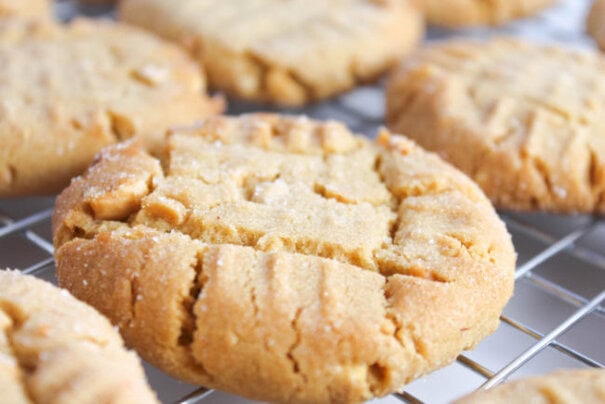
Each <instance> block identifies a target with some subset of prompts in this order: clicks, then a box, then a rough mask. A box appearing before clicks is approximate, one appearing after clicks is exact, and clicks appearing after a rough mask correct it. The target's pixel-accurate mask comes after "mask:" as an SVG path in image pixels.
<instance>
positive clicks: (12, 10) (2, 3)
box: [0, 0, 50, 17]
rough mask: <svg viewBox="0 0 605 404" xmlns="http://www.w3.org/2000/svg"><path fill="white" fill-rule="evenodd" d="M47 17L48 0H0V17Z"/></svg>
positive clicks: (48, 11) (48, 9)
mask: <svg viewBox="0 0 605 404" xmlns="http://www.w3.org/2000/svg"><path fill="white" fill-rule="evenodd" d="M14 15H17V16H24V17H48V16H50V0H0V17H6V16H14Z"/></svg>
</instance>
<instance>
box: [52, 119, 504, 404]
mask: <svg viewBox="0 0 605 404" xmlns="http://www.w3.org/2000/svg"><path fill="white" fill-rule="evenodd" d="M166 151H167V155H166V156H165V158H164V159H162V160H161V161H160V160H157V159H155V158H153V157H151V156H149V155H148V154H147V153H145V152H143V151H142V150H140V149H138V148H137V147H135V146H132V145H125V146H121V147H112V148H109V149H106V150H105V151H104V152H103V153H102V155H101V156H100V158H99V160H98V161H97V163H96V164H95V165H94V166H93V167H91V168H90V170H89V171H88V172H87V173H86V174H85V175H84V176H83V177H81V178H79V179H77V180H75V181H73V182H72V184H71V186H70V187H69V188H67V189H66V190H65V191H64V192H63V193H62V194H61V196H60V197H59V199H58V200H57V205H56V212H55V215H54V218H53V227H54V240H55V246H56V249H57V254H56V258H57V271H58V277H59V279H60V281H61V284H62V285H63V286H65V287H67V288H68V289H69V290H71V291H72V292H73V293H74V294H75V295H76V296H78V297H79V298H81V299H83V300H85V301H87V302H89V303H90V304H92V305H93V306H95V307H97V308H98V309H99V310H101V311H102V312H103V313H105V314H106V315H107V316H109V317H110V318H111V320H112V321H113V322H114V324H116V325H117V326H118V327H120V330H121V332H122V334H123V336H124V337H125V339H126V340H127V341H128V343H129V344H131V345H132V346H133V347H136V349H137V350H138V351H139V352H140V353H141V355H143V356H144V357H145V358H146V359H147V360H149V361H150V362H152V363H154V364H156V365H158V366H159V367H161V368H163V369H165V370H167V371H168V372H169V373H171V374H173V375H175V376H177V377H180V378H183V379H185V380H188V381H190V382H195V383H200V384H203V385H206V386H210V387H215V388H219V389H223V390H226V391H231V392H235V393H237V394H241V395H245V396H247V397H250V398H253V399H260V400H270V401H280V402H283V401H293V402H343V401H346V402H358V401H362V400H366V399H369V398H371V397H374V396H382V395H385V394H388V393H390V392H393V391H395V390H397V389H399V388H400V387H401V386H403V385H404V384H405V383H407V382H409V381H411V380H413V379H415V378H417V377H419V376H421V375H422V374H425V373H427V372H429V371H431V370H434V369H436V368H439V367H441V366H444V365H446V364H448V363H450V362H451V361H452V360H454V359H455V357H456V356H457V355H458V354H459V353H460V352H461V351H462V350H463V349H467V348H471V347H473V346H475V345H476V344H477V343H478V342H479V341H480V340H481V339H482V338H484V337H485V336H486V335H488V334H490V333H491V332H492V331H493V330H494V329H495V328H496V327H497V325H498V321H499V320H498V316H499V314H500V312H501V310H502V308H503V306H504V304H505V303H506V301H507V300H508V298H509V297H510V295H511V291H512V286H513V279H512V277H513V268H514V262H515V254H514V252H513V248H512V244H511V242H510V237H509V235H508V234H507V232H506V230H505V228H504V225H503V224H502V223H501V222H500V220H499V219H498V217H497V216H496V214H495V212H494V210H493V208H492V207H491V205H490V204H489V202H488V201H487V199H486V198H485V197H484V196H483V194H482V193H481V191H480V190H479V189H478V188H477V187H476V186H475V185H474V184H473V183H472V182H471V181H470V180H469V179H468V178H467V177H465V176H464V175H463V174H461V173H460V172H458V171H456V170H455V169H453V168H452V167H450V166H449V165H447V164H446V163H444V162H442V161H441V160H440V159H439V158H438V157H436V156H435V155H432V154H428V153H426V152H424V151H422V150H421V149H420V148H419V147H417V146H415V145H414V144H413V143H412V142H410V141H409V140H407V139H405V138H403V137H399V136H391V135H389V134H388V133H382V134H381V136H380V137H379V139H378V141H377V143H372V142H370V141H369V140H366V139H364V138H362V137H358V136H354V135H352V134H351V133H350V132H349V131H348V130H346V129H345V128H344V126H342V125H341V124H338V123H334V122H327V123H321V122H317V121H312V120H309V119H307V118H304V117H282V116H277V115H250V116H242V117H239V118H228V117H216V118H211V119H208V120H207V121H205V122H204V123H203V124H202V125H201V126H199V127H195V128H190V129H183V130H181V131H177V132H176V133H174V134H173V135H172V136H171V137H169V139H168V140H167V145H166ZM83 282H87V283H88V284H94V285H95V288H87V287H84V285H83Z"/></svg>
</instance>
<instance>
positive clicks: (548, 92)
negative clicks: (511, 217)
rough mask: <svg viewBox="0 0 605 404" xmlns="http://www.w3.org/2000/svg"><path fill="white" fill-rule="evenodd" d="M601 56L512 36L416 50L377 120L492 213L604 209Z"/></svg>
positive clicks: (603, 71)
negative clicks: (439, 160) (481, 196)
mask: <svg viewBox="0 0 605 404" xmlns="http://www.w3.org/2000/svg"><path fill="white" fill-rule="evenodd" d="M603 74H605V58H603V57H602V56H601V55H598V54H596V53H588V52H586V53H580V52H575V51H570V50H565V49H563V48H560V47H552V46H541V45H535V44H530V43H524V42H520V41H518V40H512V39H492V40H490V41H488V42H472V41H454V42H447V43H442V44H438V45H436V46H433V47H429V48H426V49H424V50H422V51H420V52H418V54H416V55H415V56H414V57H412V58H410V59H409V60H408V61H406V62H404V64H403V66H402V68H401V69H400V70H399V71H398V72H397V73H395V74H394V75H393V76H392V78H391V80H390V82H389V84H388V89H387V122H388V124H389V127H390V128H391V129H393V130H395V131H399V132H401V133H405V134H406V135H407V136H409V137H411V138H413V139H415V140H416V141H418V143H420V144H421V145H422V146H423V147H425V148H427V149H429V150H432V151H436V152H438V153H439V154H440V155H441V156H442V157H444V158H445V159H446V160H449V161H450V162H451V163H453V164H454V165H455V166H457V167H458V168H460V169H462V171H464V172H466V173H467V174H469V175H470V176H471V177H472V178H473V179H474V180H475V181H476V182H477V183H478V184H479V185H480V186H481V187H482V188H483V190H484V191H485V192H486V194H487V195H488V196H489V197H490V198H491V199H492V201H493V202H494V203H495V204H496V205H497V206H499V207H502V208H511V209H522V210H530V209H540V210H548V211H555V212H598V213H603V212H605V118H604V117H605V81H603V80H602V77H603Z"/></svg>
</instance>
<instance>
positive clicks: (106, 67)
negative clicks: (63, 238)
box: [0, 19, 219, 197]
mask: <svg viewBox="0 0 605 404" xmlns="http://www.w3.org/2000/svg"><path fill="white" fill-rule="evenodd" d="M204 87H205V81H204V77H203V76H202V75H201V73H200V71H199V68H198V65H197V64H196V63H195V62H193V61H192V60H191V59H190V58H189V56H188V55H186V53H185V52H183V51H182V50H180V49H178V48H177V47H176V46H174V45H172V44H169V43H166V42H165V41H163V40H160V39H158V38H155V37H153V36H152V35H150V34H148V33H145V32H143V31H140V30H138V29H136V28H131V27H127V26H123V25H118V24H113V23H110V22H102V21H92V20H78V21H76V22H74V23H72V24H70V25H67V26H62V25H58V24H56V23H53V22H50V21H36V22H27V21H20V20H13V19H5V20H0V93H1V94H2V97H1V98H2V99H0V197H6V196H23V195H32V194H45V193H52V192H56V191H59V190H60V189H61V188H63V187H64V186H66V185H67V183H68V181H69V179H70V178H71V177H73V176H75V175H77V174H80V173H81V172H82V171H84V170H85V169H86V167H87V166H88V165H90V163H91V162H92V160H93V157H94V155H95V154H96V153H97V152H98V151H99V150H100V149H101V148H102V147H103V146H106V145H108V144H111V143H115V142H117V141H120V140H123V139H127V138H130V137H132V136H134V135H139V136H141V137H142V138H144V139H145V141H146V142H147V145H149V147H152V148H153V147H154V146H155V145H157V144H158V143H160V142H161V139H162V137H163V136H164V133H165V131H166V129H167V128H168V127H169V126H170V125H172V124H183V123H191V122H193V121H194V120H195V119H197V118H199V117H200V116H204V115H206V114H208V113H211V112H215V111H217V109H219V105H217V102H214V101H211V100H209V99H208V98H206V97H205V96H204V95H203V91H204Z"/></svg>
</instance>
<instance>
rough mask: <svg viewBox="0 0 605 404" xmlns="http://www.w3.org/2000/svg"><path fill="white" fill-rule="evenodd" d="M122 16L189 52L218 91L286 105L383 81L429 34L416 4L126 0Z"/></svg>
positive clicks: (401, 0)
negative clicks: (425, 33) (377, 78)
mask: <svg viewBox="0 0 605 404" xmlns="http://www.w3.org/2000/svg"><path fill="white" fill-rule="evenodd" d="M119 16H120V19H122V20H124V21H126V22H128V23H132V24H135V25H139V26H141V27H144V28H147V29H150V30H152V31H154V32H157V33H158V34H160V35H162V36H164V37H166V38H170V39H172V40H175V41H177V42H180V43H181V44H183V45H184V46H186V47H187V48H188V49H190V50H191V51H192V53H193V54H194V55H196V57H197V58H198V59H199V60H200V61H201V63H202V64H203V65H204V66H205V68H206V69H207V72H208V80H209V83H210V86H212V87H214V88H215V89H218V90H222V91H225V92H227V94H229V95H231V96H234V97H238V98H244V99H248V100H254V101H263V102H272V103H276V104H282V105H301V104H305V103H308V102H311V101H315V100H319V99H323V98H327V97H330V96H332V95H334V94H336V93H339V92H342V91H345V90H348V89H350V88H351V87H353V86H354V85H356V84H357V83H359V82H364V81H368V80H372V79H374V78H376V77H377V76H379V75H380V74H381V73H383V72H384V71H385V70H386V69H387V68H389V67H390V66H392V65H393V64H394V63H395V62H396V61H397V60H398V59H399V58H400V57H401V56H402V55H404V54H406V53H407V52H408V51H410V50H411V49H412V48H413V47H414V46H415V45H416V44H417V43H418V41H419V40H420V38H421V36H422V32H423V23H422V16H421V13H420V11H419V10H418V9H417V6H416V5H415V4H413V1H409V0H384V1H373V0H344V1H340V0H339V1H334V0H329V1H311V2H309V1H306V0H295V1H280V0H260V1H253V2H244V3H242V2H241V1H239V0H212V1H206V0H181V1H178V2H174V1H172V0H125V1H122V2H121V4H120V9H119Z"/></svg>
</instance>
